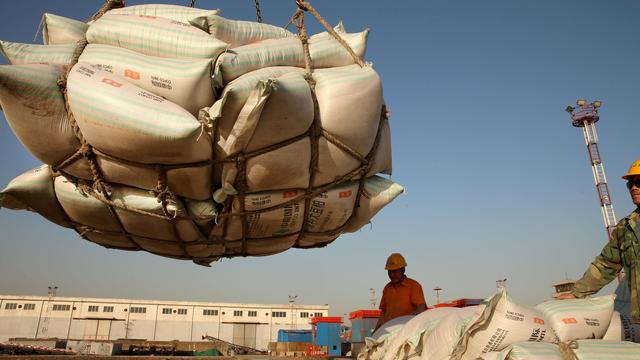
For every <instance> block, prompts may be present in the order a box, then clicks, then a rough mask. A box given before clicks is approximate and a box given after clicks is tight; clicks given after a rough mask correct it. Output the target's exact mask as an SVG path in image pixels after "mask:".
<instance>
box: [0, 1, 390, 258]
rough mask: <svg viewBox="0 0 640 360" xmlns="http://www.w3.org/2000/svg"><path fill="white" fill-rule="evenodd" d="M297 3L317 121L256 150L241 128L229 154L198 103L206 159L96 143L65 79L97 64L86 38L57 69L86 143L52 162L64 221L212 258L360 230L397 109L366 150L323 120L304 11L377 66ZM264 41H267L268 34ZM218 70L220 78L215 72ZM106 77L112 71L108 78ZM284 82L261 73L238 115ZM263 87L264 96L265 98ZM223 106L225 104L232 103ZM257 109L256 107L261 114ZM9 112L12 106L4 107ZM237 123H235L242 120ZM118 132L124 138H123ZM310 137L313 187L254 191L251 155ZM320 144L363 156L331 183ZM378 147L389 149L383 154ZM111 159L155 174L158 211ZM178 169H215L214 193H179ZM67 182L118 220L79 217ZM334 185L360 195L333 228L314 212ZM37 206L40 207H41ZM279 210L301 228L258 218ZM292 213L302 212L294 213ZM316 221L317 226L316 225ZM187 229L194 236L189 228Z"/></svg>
mask: <svg viewBox="0 0 640 360" xmlns="http://www.w3.org/2000/svg"><path fill="white" fill-rule="evenodd" d="M255 4H256V11H257V19H258V21H259V22H260V23H261V22H262V18H261V15H260V9H259V3H258V1H256V2H255ZM193 5H194V1H192V3H191V7H193ZM296 5H297V10H296V11H295V13H294V15H293V16H292V17H291V21H290V23H291V24H293V25H295V27H296V29H297V39H298V43H299V45H300V46H301V47H302V50H303V54H304V65H303V66H304V68H303V69H304V70H303V77H304V80H305V81H306V82H307V85H308V90H307V91H309V92H310V94H311V99H312V100H313V121H312V122H311V125H310V126H308V128H307V129H306V131H304V132H302V133H300V134H298V135H296V136H293V137H291V138H287V139H284V140H280V141H277V142H276V143H273V144H269V145H267V146H262V147H260V148H257V149H251V150H247V146H246V142H247V141H248V140H246V141H245V142H244V146H242V136H245V137H246V136H248V138H251V136H252V135H251V132H250V133H249V135H246V134H244V135H242V134H241V135H240V136H239V137H240V140H238V141H239V143H240V144H241V145H240V146H238V147H237V149H235V150H234V151H232V152H231V153H230V154H225V155H224V156H221V153H220V146H221V145H220V144H221V143H223V142H224V141H223V140H221V135H220V133H219V132H220V128H219V125H220V121H219V119H216V118H214V117H212V115H211V114H212V113H213V111H212V110H211V109H213V108H214V106H212V107H211V108H204V109H202V110H200V112H199V113H198V116H197V120H198V121H199V122H200V124H201V130H200V134H199V135H198V139H197V141H208V142H210V143H211V155H210V159H209V160H203V161H202V160H201V161H192V162H186V163H185V162H180V163H174V162H172V163H145V162H140V161H136V160H132V159H131V158H129V159H125V158H124V157H122V156H119V155H116V154H114V153H112V152H109V151H106V150H104V149H100V148H98V147H96V146H95V144H92V143H91V141H88V140H87V137H86V136H85V134H84V133H83V130H82V129H81V127H82V126H79V124H78V121H77V120H76V117H75V116H74V112H75V111H76V110H77V109H74V106H72V101H70V96H69V91H68V82H67V80H68V78H69V77H70V74H71V73H72V71H74V70H75V71H86V72H89V73H92V72H93V71H94V70H92V69H93V68H83V67H82V62H79V59H80V57H81V55H82V54H83V52H84V51H85V48H86V47H87V45H89V44H90V41H88V40H87V38H83V39H81V40H80V41H78V42H77V45H76V46H75V49H74V51H73V54H72V56H71V61H70V62H69V64H68V66H67V67H66V72H64V73H62V75H61V76H60V77H59V79H58V81H57V85H58V87H59V89H60V92H61V93H62V94H63V97H64V108H65V109H64V110H65V111H66V114H67V117H68V119H67V120H68V124H69V126H70V127H71V129H72V131H73V135H74V136H75V137H76V139H77V142H78V143H79V147H78V149H77V151H75V153H73V154H72V155H70V156H67V157H66V158H65V159H64V160H62V161H59V162H57V163H54V164H49V167H48V170H47V171H48V172H49V174H50V179H51V184H52V186H54V187H55V191H54V192H53V193H54V194H55V196H56V197H57V198H56V203H57V209H56V210H55V211H59V212H60V213H61V214H62V216H63V217H64V220H63V222H62V225H63V226H68V227H71V228H73V229H74V230H75V231H76V232H77V233H78V234H79V235H80V236H81V237H82V238H84V239H86V240H89V241H92V242H95V243H97V244H99V245H102V246H105V247H107V248H115V249H121V250H133V251H138V250H141V251H147V252H150V253H154V254H157V255H161V256H165V257H170V258H176V259H188V260H193V261H194V262H195V263H197V264H200V265H205V266H208V265H209V264H210V263H211V262H213V261H217V260H219V259H221V258H232V257H237V256H261V255H271V254H275V253H278V252H282V251H285V250H287V249H289V248H291V247H294V248H314V247H323V246H326V245H327V244H329V243H331V242H332V241H334V240H335V239H336V238H337V237H338V236H340V235H341V234H343V233H345V232H353V231H356V230H357V229H359V228H360V227H361V226H362V220H361V219H360V220H359V221H358V222H357V225H354V221H355V217H356V216H357V215H358V211H359V208H360V207H361V206H362V203H363V201H372V198H373V197H375V196H376V195H379V194H377V193H376V190H374V191H373V193H372V191H367V181H372V180H371V179H372V177H371V176H373V175H375V173H377V172H379V170H381V169H376V168H375V167H374V163H375V161H376V157H378V156H388V157H389V159H390V149H388V148H386V147H384V146H382V145H380V144H381V143H382V142H383V138H384V141H386V142H388V141H389V140H388V137H389V134H388V126H389V124H388V119H389V112H388V111H387V109H386V107H385V106H384V104H382V106H381V107H380V108H378V109H377V110H376V111H377V112H378V120H377V123H376V124H375V126H376V129H375V131H374V132H372V133H373V134H375V138H374V140H373V142H372V145H371V146H370V148H369V150H368V151H367V152H366V153H362V150H359V149H356V148H355V146H353V144H349V143H348V141H345V140H344V139H343V138H341V136H340V135H336V134H333V133H332V132H331V131H329V130H327V129H325V128H323V122H322V117H321V110H320V104H319V102H318V95H317V94H316V78H315V77H314V71H315V69H314V59H313V54H312V52H313V49H310V37H309V36H308V34H307V31H306V27H305V24H304V15H305V13H310V14H312V15H313V16H314V17H315V18H316V19H317V20H318V21H319V22H320V23H321V24H322V25H323V26H324V27H325V28H326V29H327V32H328V34H329V35H330V36H331V38H332V39H335V41H337V42H338V43H339V44H340V46H341V47H342V48H343V49H344V50H346V51H347V52H348V54H349V56H351V57H352V60H353V61H352V65H351V66H355V65H357V66H358V67H359V68H365V67H369V68H370V66H371V65H370V64H365V63H364V62H363V60H362V59H361V58H360V56H359V55H358V54H356V52H355V51H354V50H353V49H352V48H351V46H350V45H349V43H348V42H347V41H345V39H344V38H343V36H344V35H341V34H340V33H338V32H337V31H336V29H334V28H332V27H331V26H329V24H328V23H327V22H326V21H325V20H324V19H323V18H322V17H321V16H320V14H319V13H318V12H317V11H316V9H314V8H313V7H312V6H311V4H309V3H308V2H304V1H296ZM115 9H126V8H125V7H124V1H122V0H108V1H106V2H105V4H104V5H103V6H102V7H101V8H100V9H99V10H98V12H97V13H96V14H95V15H93V16H92V17H91V18H90V19H89V21H88V22H87V23H88V24H90V25H89V28H90V27H91V26H93V25H91V24H96V22H97V21H99V20H100V19H101V18H102V17H103V16H104V15H105V14H109V13H110V12H111V11H113V10H115ZM109 16H112V15H107V16H106V17H105V18H109ZM141 16H148V15H141ZM158 16H160V15H158ZM216 16H217V15H216ZM215 19H218V18H215ZM241 25H243V24H241ZM184 26H186V25H184ZM311 38H312V37H311ZM265 41H269V39H267V40H265ZM234 51H236V50H235V49H234V48H227V49H226V50H225V51H224V52H223V53H222V54H221V55H219V56H218V58H221V57H222V56H229V54H233V53H234ZM238 51H239V50H238ZM4 52H7V51H4ZM317 56H320V55H317ZM212 63H213V64H215V63H216V59H213V60H212ZM354 64H355V65H354ZM8 66H14V65H8ZM83 69H84V70H83ZM216 71H218V69H216ZM301 71H302V70H301ZM212 75H213V78H214V79H215V77H216V75H215V74H212ZM103 81H106V80H104V79H103ZM109 81H112V80H109ZM213 82H215V81H213ZM113 85H115V84H113ZM226 85H228V83H227V84H224V86H222V87H221V86H217V87H215V88H214V90H213V92H214V93H215V94H216V99H215V100H219V98H220V96H219V95H220V94H223V93H224V92H225V89H226ZM259 87H261V88H260V89H262V91H263V92H262V93H260V92H259V91H258V90H260V89H258V88H259ZM277 88H278V78H277V77H276V78H275V79H267V80H264V81H260V82H258V86H257V87H256V89H254V90H252V92H251V94H250V95H249V97H248V99H247V101H246V103H245V105H244V106H243V108H242V111H241V112H240V114H239V116H238V119H237V120H236V123H239V122H241V121H245V120H246V119H251V118H252V117H256V116H257V117H258V118H259V116H260V114H259V112H260V111H261V110H262V109H263V108H264V106H265V103H268V100H269V98H268V96H269V92H270V91H275V90H274V89H277ZM265 89H266V90H265ZM260 94H262V95H264V96H263V97H260V96H259V95H260ZM265 94H266V95H265ZM158 101H161V99H158ZM227 101H229V100H227ZM223 102H224V101H223ZM250 105H253V106H250ZM220 106H221V107H222V106H224V104H222V105H220ZM358 106H359V104H353V108H354V109H353V111H357V107H358ZM4 107H7V106H4ZM256 112H257V113H258V115H255V113H256ZM5 113H7V111H6V110H5ZM5 115H7V114H5ZM7 118H9V116H7ZM234 126H236V125H235V124H234ZM233 129H235V128H233ZM233 129H232V130H233ZM357 131H359V130H357ZM385 131H387V133H385ZM235 135H237V134H234V133H233V131H232V133H231V134H229V135H227V137H226V138H225V139H224V140H225V141H226V143H227V144H228V143H229V142H230V141H231V140H230V139H231V138H232V136H235ZM113 140H115V141H118V139H113ZM303 140H304V141H305V144H306V142H308V144H309V149H308V151H309V153H310V156H309V161H308V181H307V186H306V187H303V188H301V187H293V188H282V187H278V188H276V189H261V191H254V190H255V189H253V188H252V187H251V185H250V184H249V183H250V179H249V177H250V176H249V174H248V173H249V172H250V170H251V168H250V166H249V165H248V164H251V161H252V160H255V159H256V158H259V157H260V156H265V155H268V154H273V152H274V151H278V150H281V151H282V149H286V148H287V147H288V146H291V145H292V144H296V143H299V142H300V141H303ZM42 141H46V139H42ZM321 143H322V144H329V145H331V146H333V147H335V148H337V149H339V150H340V151H341V152H342V153H343V154H347V155H348V157H350V158H352V159H355V161H356V162H357V163H358V164H359V165H358V166H357V167H355V168H353V169H348V170H347V171H343V173H341V174H339V175H338V176H334V177H333V178H332V180H330V181H328V182H326V181H325V182H324V183H322V182H319V181H318V180H317V178H318V176H319V172H320V169H319V163H320V158H321V156H322V155H321V151H320V149H319V148H320V146H321V145H320V144H321ZM327 146H328V145H327ZM386 146H387V147H388V146H389V145H388V144H387V145H386ZM380 153H384V154H383V155H379V154H380ZM79 163H83V164H85V166H86V167H87V168H88V171H89V173H90V175H89V176H88V177H87V176H85V177H80V176H76V175H77V173H76V175H74V174H72V173H73V171H70V169H72V167H73V166H77V165H78V164H79ZM106 163H110V164H117V166H122V167H124V168H126V169H132V170H130V171H133V172H134V173H135V172H136V171H137V172H139V174H142V173H143V172H152V173H155V179H156V180H155V183H156V185H155V187H153V188H146V189H144V190H145V191H147V192H148V193H149V194H150V195H149V196H152V197H153V198H155V200H156V201H157V204H158V205H159V209H160V211H157V210H149V208H148V207H147V208H144V207H139V206H136V204H135V201H133V200H131V199H130V198H135V196H131V195H130V194H129V193H126V194H125V195H121V193H122V191H123V190H122V189H123V184H120V183H117V182H113V181H108V180H107V179H106V178H107V177H108V176H107V177H105V173H108V172H109V171H111V170H108V171H106V170H105V169H104V166H105V165H104V164H106ZM111 166H113V165H111ZM267 170H268V169H267ZM382 170H386V171H388V173H390V165H389V167H388V169H385V168H383V169H382ZM175 171H186V172H189V171H196V172H198V174H200V175H199V176H202V174H204V176H208V177H210V179H208V180H207V181H210V184H211V188H210V189H208V191H207V194H206V195H207V196H206V198H203V199H195V200H194V199H189V198H188V197H185V196H183V195H179V194H180V191H177V190H176V189H175V188H174V187H172V180H171V174H173V172H175ZM140 176H142V175H140ZM284 176H285V177H286V176H287V174H284ZM385 181H387V182H388V183H389V184H390V185H388V186H395V188H394V189H396V190H397V191H395V193H394V194H393V195H387V194H386V193H384V190H385V189H382V190H380V194H382V195H381V196H385V197H388V199H385V201H384V203H383V204H382V205H381V206H380V207H382V206H384V205H386V203H388V202H389V201H391V200H392V199H393V198H394V197H395V196H397V195H398V194H399V193H401V192H402V188H401V187H400V186H399V185H397V184H393V183H392V182H390V181H388V180H386V179H385ZM205 183H206V181H205ZM385 184H386V183H385ZM124 185H129V184H124ZM63 186H67V187H68V186H71V189H72V190H73V191H75V192H76V195H77V196H82V197H84V198H85V199H88V200H87V201H99V202H100V203H101V204H103V206H104V208H105V209H106V210H107V211H108V214H109V215H108V216H109V217H110V218H111V219H110V220H108V221H107V220H105V221H106V222H109V223H110V224H111V225H110V226H104V227H100V226H95V225H94V226H92V225H91V224H88V223H86V222H84V221H79V220H78V218H79V217H80V218H82V216H84V215H77V214H75V213H74V214H69V212H68V211H66V210H65V206H63V205H61V201H62V203H64V201H65V200H64V199H61V198H60V192H58V188H62V187H63ZM347 186H351V188H350V189H351V190H344V189H346V187H347ZM385 186H387V185H385ZM335 189H338V190H339V191H338V195H336V196H337V197H339V198H342V197H352V198H353V199H354V200H353V204H352V205H350V210H351V211H350V213H348V212H345V214H347V215H344V216H343V218H342V220H340V224H338V225H335V224H334V225H332V226H329V228H322V226H325V227H326V226H328V225H321V224H319V223H318V222H317V221H318V219H317V217H316V215H317V214H318V212H319V210H318V204H319V203H322V201H320V200H321V199H323V198H327V194H328V192H330V191H334V190H335ZM136 190H140V189H136ZM5 192H7V190H5ZM269 192H271V193H277V194H282V199H280V200H278V201H271V200H269V201H267V200H265V204H260V201H261V200H260V199H266V198H267V197H268V195H265V194H267V193H269ZM176 193H178V194H176ZM8 194H9V193H8V192H7V193H6V194H4V195H3V196H4V197H5V199H6V198H8V197H9V195H8ZM127 194H129V195H127ZM135 194H138V193H135ZM140 196H142V195H140ZM261 196H262V197H261ZM0 199H1V198H0ZM318 199H320V200H318ZM134 200H135V199H134ZM196 200H197V201H196ZM7 202H8V201H6V200H5V204H4V207H11V206H7V204H6V203H7ZM0 204H2V202H0ZM187 204H189V206H187ZM191 204H200V205H202V204H204V205H202V206H205V207H206V209H207V211H202V212H198V211H196V210H194V206H191ZM247 204H250V205H251V204H253V205H255V204H260V205H261V206H258V208H257V209H256V206H253V205H252V206H247ZM23 208H29V209H33V208H36V207H35V206H28V204H27V206H24V207H23ZM377 210H379V209H376V210H374V211H372V214H371V215H370V216H368V217H367V219H366V221H365V223H366V222H368V220H369V218H370V217H371V216H373V214H375V212H377ZM36 211H38V209H37V208H36ZM275 212H279V213H280V214H281V215H280V216H281V218H282V219H280V218H278V219H277V220H275V221H282V222H283V224H284V223H285V222H287V224H289V225H290V224H293V223H294V222H295V223H296V224H300V225H299V226H297V227H296V226H293V227H292V228H287V227H286V226H285V225H283V229H280V230H279V231H275V232H273V231H271V232H264V231H263V232H262V233H261V231H262V230H261V229H260V228H259V224H260V221H263V220H264V219H267V220H264V221H269V220H268V218H269V216H270V215H269V214H274V213H275ZM325 215H326V214H325ZM293 216H295V217H297V218H295V219H292V217H293ZM131 219H134V220H131ZM141 219H142V220H141ZM261 219H263V220H261ZM285 219H286V220H285ZM272 221H273V219H272ZM327 221H328V220H327ZM139 222H142V223H143V224H147V225H148V227H149V228H153V227H154V226H156V225H154V224H158V226H157V228H158V229H162V228H163V226H166V229H165V230H166V231H164V232H162V236H158V237H155V236H145V235H144V234H146V233H145V232H144V230H132V228H140V226H137V225H136V226H134V225H132V223H136V224H137V223H139ZM311 224H314V225H313V226H311ZM318 229H321V231H317V230H318ZM312 230H316V231H312ZM158 231H162V230H158ZM234 231H235V233H234ZM232 233H233V234H232ZM185 234H188V235H187V236H185Z"/></svg>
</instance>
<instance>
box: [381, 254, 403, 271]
mask: <svg viewBox="0 0 640 360" xmlns="http://www.w3.org/2000/svg"><path fill="white" fill-rule="evenodd" d="M406 266H407V261H406V260H405V259H404V257H403V256H402V255H400V254H399V253H393V254H391V255H389V257H388V258H387V264H386V265H385V266H384V269H385V270H398V269H402V268H403V267H406Z"/></svg>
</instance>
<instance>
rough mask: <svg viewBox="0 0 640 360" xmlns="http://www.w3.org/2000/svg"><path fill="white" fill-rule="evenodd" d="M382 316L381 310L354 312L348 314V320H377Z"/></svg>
mask: <svg viewBox="0 0 640 360" xmlns="http://www.w3.org/2000/svg"><path fill="white" fill-rule="evenodd" d="M380 314H382V311H381V310H356V311H354V312H352V313H349V320H352V319H363V318H379V317H380Z"/></svg>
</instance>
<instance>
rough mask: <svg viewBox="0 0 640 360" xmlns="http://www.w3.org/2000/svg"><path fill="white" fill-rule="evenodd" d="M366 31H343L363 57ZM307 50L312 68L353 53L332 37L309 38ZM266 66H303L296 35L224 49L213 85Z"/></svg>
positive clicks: (346, 59)
mask: <svg viewBox="0 0 640 360" xmlns="http://www.w3.org/2000/svg"><path fill="white" fill-rule="evenodd" d="M368 33H369V31H368V30H365V31H363V32H360V33H353V34H344V35H343V38H344V40H345V41H346V42H347V44H349V45H350V46H351V48H352V49H353V50H354V52H355V53H356V55H357V56H358V57H360V59H363V58H364V54H365V51H366V48H367V36H368ZM309 52H310V53H311V61H312V64H313V68H314V69H320V68H327V67H339V66H346V65H350V64H353V63H354V59H353V57H351V55H350V54H349V53H348V52H347V50H346V49H345V48H344V47H342V45H340V43H338V41H336V40H335V39H334V38H328V37H320V38H317V39H310V40H309ZM270 66H295V67H301V68H304V66H305V65H304V52H303V50H302V43H301V42H300V40H299V39H298V38H297V37H285V38H280V39H267V40H262V41H259V42H255V43H252V44H248V45H243V46H240V47H237V48H234V49H232V50H229V51H227V52H226V53H224V54H222V55H221V56H220V57H219V58H218V60H217V61H216V71H215V72H216V74H215V77H214V81H215V85H216V86H218V87H222V86H224V85H226V84H228V83H229V82H231V81H232V80H234V79H236V78H238V77H239V76H241V75H243V74H246V73H248V72H250V71H253V70H257V69H261V68H265V67H270Z"/></svg>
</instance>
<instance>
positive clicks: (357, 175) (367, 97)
mask: <svg viewBox="0 0 640 360" xmlns="http://www.w3.org/2000/svg"><path fill="white" fill-rule="evenodd" d="M43 20H44V21H43V22H44V30H43V40H44V43H45V45H30V44H18V43H11V42H0V50H1V51H2V53H3V54H4V55H5V56H6V58H7V59H8V61H9V62H10V63H11V65H2V66H0V106H1V107H2V111H3V112H4V114H5V117H6V118H7V121H8V123H9V126H10V127H11V129H12V130H13V131H14V133H15V135H16V136H17V137H18V139H19V140H20V141H21V142H22V144H23V145H24V146H25V147H26V148H27V149H28V150H29V151H30V152H31V153H32V154H33V155H34V156H35V157H36V158H38V159H39V160H41V161H42V162H43V163H44V164H45V165H44V166H42V167H40V168H38V169H34V170H31V171H29V172H27V173H24V174H22V175H20V176H18V177H17V178H16V179H14V180H13V181H12V182H11V183H10V184H9V185H8V186H7V187H6V188H5V189H4V190H3V191H2V193H1V194H0V206H2V207H6V208H11V209H27V210H31V211H36V212H38V213H40V214H41V215H42V216H44V217H45V218H47V219H49V220H51V221H53V222H55V223H57V224H59V225H61V226H65V227H69V228H73V229H75V230H76V231H77V232H79V233H80V234H81V235H82V236H83V237H84V238H85V239H87V240H90V241H92V242H95V243H97V244H100V245H103V246H106V247H110V248H118V249H126V250H144V251H149V252H152V253H155V254H158V255H162V256H167V257H172V258H180V259H192V260H194V261H195V262H197V263H200V264H208V263H210V262H212V261H215V260H217V259H219V258H222V257H233V256H247V255H248V256H259V255H270V254H275V253H278V252H281V251H284V250H287V249H289V248H291V247H301V248H307V247H317V246H324V245H326V244H328V243H329V242H331V241H333V240H335V239H336V238H337V237H338V236H339V235H340V234H342V233H344V232H353V231H356V230H358V229H359V228H361V227H362V226H363V225H365V224H367V223H368V222H369V220H370V219H371V218H372V217H373V216H374V215H375V214H376V213H377V212H378V211H379V210H380V209H381V208H382V207H384V206H385V205H386V204H388V203H389V202H391V201H392V200H393V199H394V198H395V197H396V196H398V195H399V194H400V193H401V192H402V191H403V188H402V187H401V186H400V185H398V184H395V183H393V182H392V181H390V180H387V179H386V178H383V177H380V176H377V175H376V174H378V173H385V174H390V172H391V145H390V131H389V124H388V120H387V117H386V111H385V109H384V100H383V95H382V84H381V81H380V78H379V76H378V74H377V73H376V72H375V71H374V69H373V67H372V66H371V65H370V64H366V65H365V66H362V67H361V66H359V65H357V64H355V60H354V59H353V58H352V57H351V55H350V54H349V53H348V51H347V50H346V49H345V48H344V47H343V46H342V45H340V44H339V43H338V41H337V40H335V39H334V38H333V37H332V36H330V34H329V33H326V32H325V33H320V34H316V35H313V36H311V37H310V39H309V50H310V55H311V62H312V66H313V69H314V70H313V73H312V80H313V82H314V83H315V88H314V89H313V90H312V87H311V85H310V84H309V82H308V81H307V78H305V69H304V67H305V63H304V53H303V47H302V44H301V41H300V40H299V39H298V37H297V36H296V35H294V34H292V33H291V32H289V31H288V30H286V29H284V28H280V27H276V26H272V25H267V24H262V23H256V22H249V21H236V20H229V19H225V18H223V17H222V16H220V14H219V11H218V10H202V9H195V8H188V7H181V6H175V5H140V6H131V7H124V8H120V9H114V10H111V11H108V12H107V13H106V14H105V15H104V16H102V17H100V18H99V19H97V20H95V21H93V22H90V23H89V24H87V23H84V22H80V21H76V20H72V19H67V18H64V17H60V16H56V15H51V14H45V16H44V19H43ZM335 30H336V32H338V33H339V34H340V36H341V37H342V38H343V39H344V40H345V41H346V43H347V44H349V46H350V47H351V48H352V49H353V51H354V52H355V53H356V54H357V56H359V57H360V59H363V58H364V54H365V50H366V42H367V35H368V30H365V31H362V32H359V33H347V32H346V31H345V29H344V28H343V27H342V25H341V24H340V25H338V26H337V27H336V28H335ZM85 38H86V40H87V42H88V45H87V46H86V47H85V48H84V50H83V52H82V54H81V55H80V57H79V60H78V62H77V64H75V66H73V68H71V69H70V71H69V74H68V79H67V83H66V91H67V97H68V107H67V106H65V97H64V95H63V92H62V91H61V89H60V84H59V79H60V78H61V75H64V74H65V73H66V72H67V71H68V64H69V63H70V61H71V59H72V58H73V53H74V51H75V50H76V47H77V43H78V41H80V40H82V39H85ZM68 111H70V112H71V113H72V114H73V117H74V118H75V122H76V124H77V128H78V129H79V132H80V133H81V136H82V138H84V140H85V141H86V143H87V144H89V145H91V146H92V148H93V153H94V155H95V163H96V164H97V168H98V169H99V176H100V177H101V179H103V180H104V181H105V182H106V183H107V184H108V185H109V186H108V189H109V190H110V194H109V195H108V196H104V194H101V193H100V192H96V191H93V190H92V184H93V181H94V180H95V179H96V171H95V170H96V168H95V167H94V169H93V170H92V169H91V166H90V162H89V161H88V160H87V157H86V156H83V154H85V155H86V151H84V153H83V150H82V149H81V142H80V140H79V138H78V136H77V133H76V132H74V129H73V127H72V124H71V121H70V120H69V114H68ZM314 124H315V126H314ZM312 127H314V129H316V130H317V131H316V133H319V136H318V137H317V140H315V139H316V138H315V137H312V135H311V134H312V132H311V130H310V129H311V128H312ZM314 140H315V141H314ZM312 159H315V160H312ZM240 160H242V161H240ZM313 161H317V165H316V166H315V167H314V166H311V165H312V164H313ZM365 165H366V166H365ZM158 184H162V185H164V184H166V185H167V187H166V188H164V189H165V190H168V191H169V192H170V194H171V195H172V196H169V197H168V198H167V200H168V202H169V203H168V204H167V203H165V204H164V206H163V204H162V203H161V202H160V201H158V199H157V198H156V196H157V192H156V193H152V192H150V190H154V189H161V188H158ZM165 193H166V192H165ZM260 210H264V211H262V212H260Z"/></svg>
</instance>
